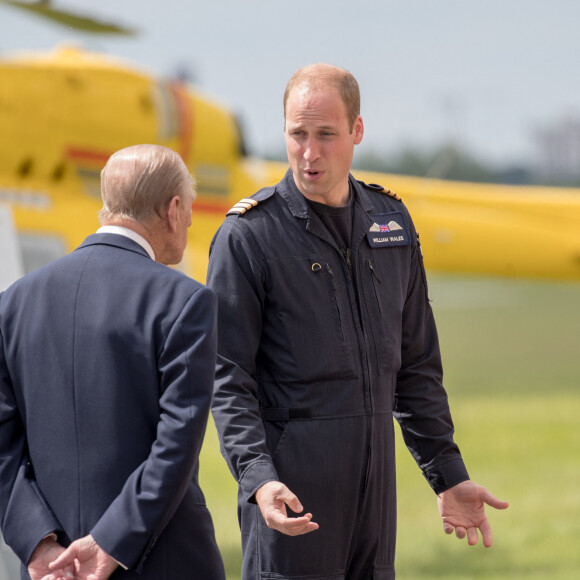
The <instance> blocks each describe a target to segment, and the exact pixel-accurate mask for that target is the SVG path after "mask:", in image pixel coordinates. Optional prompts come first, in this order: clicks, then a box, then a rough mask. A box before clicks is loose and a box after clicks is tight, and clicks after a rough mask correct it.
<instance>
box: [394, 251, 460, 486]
mask: <svg viewBox="0 0 580 580" xmlns="http://www.w3.org/2000/svg"><path fill="white" fill-rule="evenodd" d="M411 252H412V255H411V268H410V276H409V285H408V292H407V298H406V302H405V305H404V309H403V321H402V322H403V324H402V342H401V369H400V371H399V373H398V376H397V387H396V392H395V403H394V416H395V418H396V419H397V421H398V422H399V424H400V426H401V430H402V433H403V438H404V441H405V443H406V445H407V447H408V448H409V450H410V452H411V454H412V455H413V457H414V458H415V460H416V461H417V464H418V465H419V467H420V469H421V470H422V472H423V475H424V476H425V478H426V479H427V481H428V482H429V484H430V485H431V487H432V488H433V490H434V491H435V492H436V493H441V492H442V491H445V490H446V489H448V488H450V487H452V486H454V485H456V484H458V483H461V482H462V481H465V480H467V479H469V476H468V474H467V470H466V468H465V465H464V463H463V460H462V458H461V454H460V452H459V448H458V447H457V445H456V444H455V442H454V440H453V433H454V428H453V421H452V419H451V413H450V410H449V404H448V400H447V393H446V391H445V389H444V387H443V384H442V380H443V371H442V365H441V353H440V349H439V340H438V336H437V329H436V326H435V320H434V317H433V312H432V310H431V306H430V304H429V298H428V291H427V281H426V276H425V269H424V265H423V257H422V255H421V248H420V245H419V242H418V240H417V242H416V243H415V244H414V245H413V247H412V250H411Z"/></svg>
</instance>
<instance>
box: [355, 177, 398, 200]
mask: <svg viewBox="0 0 580 580" xmlns="http://www.w3.org/2000/svg"><path fill="white" fill-rule="evenodd" d="M359 183H360V184H361V185H362V186H363V187H367V188H368V189H372V190H373V191H378V192H379V193H384V194H385V195H388V196H390V197H392V198H393V199H396V200H397V201H401V197H400V196H399V195H398V194H396V193H395V192H394V191H393V190H391V189H389V188H388V187H383V186H382V185H379V184H378V183H365V182H364V181H359Z"/></svg>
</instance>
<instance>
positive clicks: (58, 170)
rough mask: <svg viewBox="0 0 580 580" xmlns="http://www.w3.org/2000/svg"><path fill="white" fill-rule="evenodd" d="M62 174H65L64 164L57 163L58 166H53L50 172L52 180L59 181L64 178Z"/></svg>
mask: <svg viewBox="0 0 580 580" xmlns="http://www.w3.org/2000/svg"><path fill="white" fill-rule="evenodd" d="M64 172H65V164H64V163H59V164H58V165H56V166H55V168H54V170H53V172H52V180H53V181H61V180H62V178H63V177H64Z"/></svg>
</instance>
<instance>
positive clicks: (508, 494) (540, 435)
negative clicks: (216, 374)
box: [201, 275, 580, 580]
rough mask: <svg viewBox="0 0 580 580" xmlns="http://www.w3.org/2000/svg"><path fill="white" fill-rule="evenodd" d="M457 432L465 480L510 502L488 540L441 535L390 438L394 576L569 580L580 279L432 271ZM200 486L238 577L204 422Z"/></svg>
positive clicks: (579, 398) (429, 500)
mask: <svg viewBox="0 0 580 580" xmlns="http://www.w3.org/2000/svg"><path fill="white" fill-rule="evenodd" d="M429 279H430V295H431V298H432V300H433V309H434V311H435V316H436V319H437V324H438V328H439V334H440V340H441V348H442V352H443V360H444V367H445V384H446V388H447V390H448V392H449V395H450V402H451V408H452V412H453V417H454V421H455V427H456V440H457V442H458V444H459V446H460V448H461V450H462V453H463V455H464V458H465V461H466V463H467V467H468V469H469V472H470V475H471V477H472V478H473V479H474V480H475V481H477V482H478V483H481V484H482V485H485V486H486V487H487V488H488V489H489V490H490V491H491V492H492V493H493V494H495V495H496V496H498V497H500V498H501V499H506V500H508V501H509V502H510V504H511V505H510V507H509V509H508V510H507V511H505V512H497V511H491V510H488V515H489V518H490V521H491V523H492V526H493V530H494V545H493V547H492V548H490V549H489V550H486V549H484V548H483V546H482V545H481V542H480V543H479V544H478V545H477V546H475V547H469V546H467V543H466V541H465V540H463V541H459V540H457V539H456V538H455V537H454V536H446V535H445V534H444V533H443V529H442V525H441V523H440V519H439V515H438V512H437V505H436V501H435V496H434V494H433V492H432V491H431V490H430V488H429V487H428V485H427V484H426V482H425V481H424V479H423V477H422V475H421V474H420V472H419V470H418V468H417V466H416V465H415V463H414V462H413V460H412V459H411V457H410V455H409V453H408V452H407V450H406V449H405V448H404V445H403V444H402V441H401V438H400V437H399V438H398V442H397V445H398V449H397V452H398V456H397V467H398V476H397V481H398V498H399V501H398V504H399V532H398V541H397V578H398V579H399V580H427V579H449V580H506V579H510V580H518V579H520V578H521V579H523V578H526V579H532V580H536V579H537V580H540V579H542V580H568V579H570V580H572V579H575V578H577V576H578V570H580V550H579V549H578V539H579V538H580V431H579V423H580V284H572V283H571V284H565V283H562V284H560V283H548V282H529V281H518V280H503V279H485V278H472V277H459V276H442V275H437V276H435V275H430V278H429ZM201 479H202V486H203V488H204V491H205V493H206V497H207V500H208V504H209V507H210V510H211V512H212V514H213V517H214V523H215V526H216V533H217V537H218V543H219V545H220V549H221V550H222V555H223V557H224V560H225V563H226V570H227V574H228V580H235V579H238V578H239V577H240V573H239V571H240V566H241V553H240V547H239V546H240V541H239V530H238V525H237V519H236V518H237V516H236V485H235V482H234V480H233V478H232V476H231V475H230V473H229V471H228V470H227V467H226V465H225V462H224V460H223V458H222V457H221V456H220V454H219V449H218V443H217V437H216V435H215V427H214V426H213V424H210V426H209V428H208V434H207V436H206V442H205V444H204V449H203V453H202V465H201Z"/></svg>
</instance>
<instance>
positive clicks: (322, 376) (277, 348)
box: [262, 255, 357, 382]
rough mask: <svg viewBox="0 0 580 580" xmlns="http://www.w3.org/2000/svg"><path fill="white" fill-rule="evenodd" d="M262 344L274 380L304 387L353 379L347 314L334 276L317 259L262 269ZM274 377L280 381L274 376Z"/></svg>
mask: <svg viewBox="0 0 580 580" xmlns="http://www.w3.org/2000/svg"><path fill="white" fill-rule="evenodd" d="M268 268H269V286H270V287H269V289H268V304H267V307H266V309H265V312H264V321H263V322H264V323H263V327H262V328H263V340H264V341H267V343H268V344H269V345H270V347H273V348H268V352H269V356H275V357H276V360H275V361H271V362H272V364H273V365H274V367H273V368H276V369H277V373H278V377H277V379H278V380H283V381H292V382H305V381H318V380H343V379H352V378H354V377H356V376H357V367H356V362H355V356H354V348H355V344H356V343H355V340H354V339H355V335H354V329H353V322H352V312H351V311H350V308H349V307H348V299H347V297H346V296H345V292H344V290H343V288H344V283H343V281H342V280H341V282H340V284H339V283H338V280H337V276H341V277H342V275H343V274H342V272H341V271H339V272H336V271H335V270H336V267H335V266H332V265H331V264H330V262H329V261H328V260H325V259H324V258H323V257H321V256H317V255H310V256H307V257H292V258H286V259H285V260H275V261H272V262H270V263H269V264H268ZM280 374H281V375H282V376H280Z"/></svg>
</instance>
